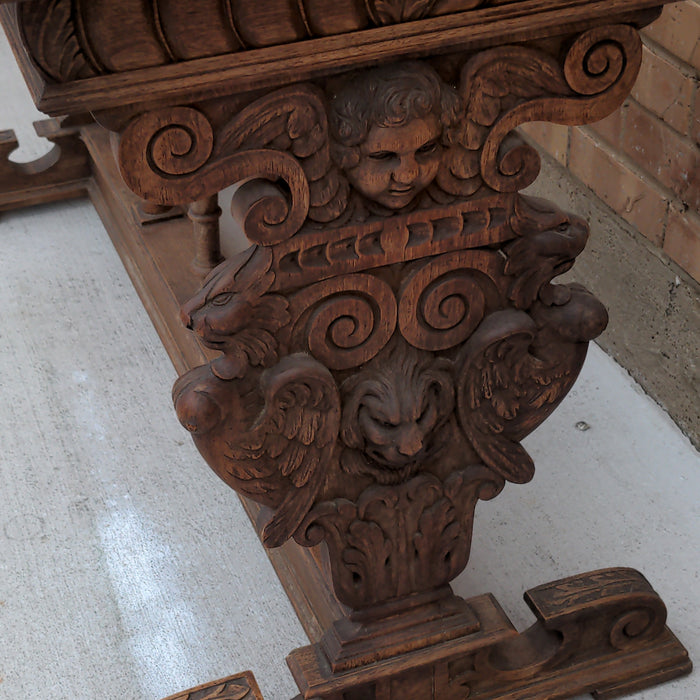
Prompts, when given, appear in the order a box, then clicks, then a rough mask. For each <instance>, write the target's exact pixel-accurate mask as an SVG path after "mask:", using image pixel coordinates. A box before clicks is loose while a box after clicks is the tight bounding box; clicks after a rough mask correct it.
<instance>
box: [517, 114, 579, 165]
mask: <svg viewBox="0 0 700 700" xmlns="http://www.w3.org/2000/svg"><path fill="white" fill-rule="evenodd" d="M520 128H521V129H522V131H523V133H524V134H525V135H526V136H528V137H529V138H531V139H532V140H533V141H534V142H535V143H537V144H539V145H540V146H542V148H544V150H545V151H547V153H549V155H551V156H553V157H554V158H556V159H557V160H558V161H559V162H560V163H561V164H562V165H566V164H567V163H566V161H567V157H568V152H569V127H568V126H561V125H559V124H550V123H548V122H530V123H529V124H523V125H522V126H521V127H520Z"/></svg>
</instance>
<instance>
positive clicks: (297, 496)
mask: <svg viewBox="0 0 700 700" xmlns="http://www.w3.org/2000/svg"><path fill="white" fill-rule="evenodd" d="M260 386H261V390H262V393H263V397H264V401H265V405H264V408H263V410H262V411H261V413H260V415H259V417H258V419H257V420H256V421H255V423H254V424H253V426H252V427H251V429H250V430H249V431H248V432H246V433H244V434H242V435H241V436H240V438H238V439H237V440H235V442H229V445H228V446H229V449H230V458H231V460H232V463H231V468H232V469H233V470H234V472H235V475H236V476H237V477H238V478H240V477H241V473H240V470H241V468H243V470H246V471H248V473H250V474H251V475H252V474H264V475H269V476H266V477H265V482H266V484H265V486H266V487H267V488H268V489H269V491H271V492H275V491H276V492H279V494H280V498H279V503H278V505H277V506H276V508H275V514H274V515H273V517H272V519H271V520H270V521H269V522H268V523H267V524H266V525H265V527H264V529H263V534H262V539H263V543H264V544H265V546H266V547H277V546H279V545H281V544H283V543H284V542H285V541H286V540H287V539H289V537H291V535H292V534H293V533H294V531H295V530H296V529H297V527H298V526H299V524H300V523H301V521H302V520H303V519H304V517H305V516H306V514H307V513H308V512H309V510H310V508H311V506H312V505H313V502H314V499H315V497H316V495H317V494H318V492H319V490H320V489H321V487H322V486H323V484H324V482H325V477H326V474H327V471H328V468H329V466H330V464H331V460H332V459H333V456H334V452H335V447H336V441H337V437H338V431H339V427H340V396H339V393H338V388H337V385H336V383H335V380H334V379H333V377H332V376H331V374H330V372H329V371H328V370H327V369H326V368H325V367H324V366H323V365H321V364H320V363H319V362H317V361H316V360H314V359H313V358H312V357H310V356H309V355H306V354H303V353H298V354H295V355H288V356H287V357H285V358H283V359H282V360H281V361H280V362H279V363H278V364H277V365H275V366H274V367H273V368H271V369H270V370H267V371H266V372H265V373H264V374H263V375H262V378H261V381H260ZM251 463H252V464H251ZM251 466H252V467H254V468H253V470H252V471H251V470H250V467H251Z"/></svg>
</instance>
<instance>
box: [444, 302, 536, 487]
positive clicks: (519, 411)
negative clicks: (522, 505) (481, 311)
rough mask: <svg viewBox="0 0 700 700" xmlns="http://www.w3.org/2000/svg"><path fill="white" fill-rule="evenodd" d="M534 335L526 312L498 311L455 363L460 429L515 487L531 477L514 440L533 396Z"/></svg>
mask: <svg viewBox="0 0 700 700" xmlns="http://www.w3.org/2000/svg"><path fill="white" fill-rule="evenodd" d="M536 332H537V326H536V324H535V322H534V321H533V320H532V319H531V318H530V317H529V316H528V315H527V314H526V313H524V312H521V311H514V310H507V311H498V312H496V313H493V314H491V315H490V316H488V317H487V318H486V319H485V320H484V321H483V322H482V324H481V325H480V326H479V328H478V329H477V330H476V331H475V332H474V334H473V335H472V337H471V338H470V339H469V340H468V341H467V343H466V344H465V346H464V348H463V349H462V352H461V353H460V356H459V357H458V360H457V362H458V376H459V379H458V386H457V410H458V416H459V420H460V424H461V426H462V429H463V430H464V432H465V434H466V435H467V437H468V438H469V440H470V441H471V443H472V445H473V447H474V449H475V450H476V452H477V454H478V455H479V456H480V457H481V459H482V460H483V461H484V464H486V466H487V467H490V468H491V469H493V470H494V471H495V472H497V473H498V474H500V475H501V476H503V477H504V478H505V479H508V481H513V482H515V483H525V482H526V481H529V480H530V479H531V478H532V476H533V474H534V473H535V466H534V464H533V462H532V459H531V458H530V456H529V455H528V454H527V452H526V451H525V449H524V448H523V447H522V446H521V445H520V444H519V443H518V441H517V440H518V439H519V434H520V432H521V430H522V428H521V425H520V424H521V423H522V418H523V417H525V416H527V414H528V413H529V409H530V406H529V400H530V399H531V394H532V393H533V389H534V391H535V392H536V391H537V388H535V386H534V385H535V383H536V380H535V379H534V378H533V376H532V375H533V364H536V363H537V360H536V358H534V357H533V356H531V355H530V353H529V352H528V348H529V347H530V345H531V343H532V341H533V339H534V337H535V334H536ZM542 389H543V390H544V391H546V387H542ZM527 432H529V431H527V430H526V431H525V433H526V434H527Z"/></svg>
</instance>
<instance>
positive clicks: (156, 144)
mask: <svg viewBox="0 0 700 700" xmlns="http://www.w3.org/2000/svg"><path fill="white" fill-rule="evenodd" d="M148 117H149V124H148V127H149V131H150V132H151V136H150V139H149V141H148V143H147V145H146V159H147V161H148V163H149V165H150V166H151V169H152V170H153V171H154V172H155V173H156V174H157V175H160V176H161V177H164V178H167V177H177V176H180V175H189V174H190V173H193V172H195V171H196V170H199V168H201V167H202V166H203V165H204V164H205V163H206V162H207V160H208V159H209V156H210V155H211V153H212V149H213V147H214V132H213V130H212V126H211V124H210V123H209V120H208V119H207V118H206V117H205V116H204V115H203V114H202V113H201V112H198V111H197V110H196V109H191V108H189V107H175V108H174V109H170V110H162V111H157V112H151V113H150V114H149V115H148ZM140 125H141V126H143V125H144V123H143V122H140Z"/></svg>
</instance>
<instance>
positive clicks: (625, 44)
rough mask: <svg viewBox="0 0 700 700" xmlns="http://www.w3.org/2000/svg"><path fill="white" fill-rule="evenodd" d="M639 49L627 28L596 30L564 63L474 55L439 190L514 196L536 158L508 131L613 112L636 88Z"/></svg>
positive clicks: (534, 53) (502, 53) (503, 50)
mask: <svg viewBox="0 0 700 700" xmlns="http://www.w3.org/2000/svg"><path fill="white" fill-rule="evenodd" d="M640 63H641V43H640V40H639V36H638V34H637V32H636V31H635V30H634V28H632V27H629V26H626V25H610V26H606V27H597V28H595V29H591V30H589V31H587V32H584V33H583V34H581V35H580V36H579V38H578V39H576V41H575V42H574V43H573V44H572V45H571V47H570V48H569V50H568V52H567V53H566V56H565V58H564V61H563V62H562V61H560V60H558V58H555V57H554V56H552V55H550V54H548V53H546V52H544V51H542V50H536V49H532V48H528V47H524V46H505V47H498V48H494V49H489V50H487V51H482V52H480V53H478V54H476V55H475V56H474V57H473V58H472V59H470V60H469V61H467V63H466V64H465V65H464V67H463V69H462V72H461V77H460V87H459V92H460V96H461V98H462V101H463V103H464V109H465V114H464V119H463V120H462V121H461V122H460V123H457V124H456V125H455V126H453V128H452V129H451V130H450V133H449V135H448V139H447V140H448V143H449V145H450V148H448V150H447V152H446V154H445V158H444V167H443V169H442V171H441V172H440V174H439V177H438V184H439V185H440V187H441V188H442V189H443V190H445V191H446V192H448V193H450V194H452V195H457V196H468V195H470V194H472V193H474V192H475V191H476V190H477V189H478V188H479V187H480V186H481V184H482V182H483V183H484V184H486V185H487V186H489V187H491V188H493V189H494V190H496V191H498V192H515V191H518V190H520V189H523V188H524V187H527V186H528V185H530V184H531V183H532V182H533V181H534V179H535V178H536V177H537V174H538V172H539V167H540V161H539V156H538V155H537V152H536V150H535V149H534V148H532V147H530V146H527V145H525V144H524V143H523V142H522V141H521V140H520V139H517V138H516V139H514V141H515V143H513V144H508V145H507V147H506V148H502V147H503V146H504V144H506V143H507V142H508V140H509V139H511V138H513V137H512V132H513V130H514V129H515V128H516V127H518V126H520V125H521V124H524V123H525V122H532V121H549V122H554V123H556V124H563V125H572V124H590V123H592V122H595V121H598V120H599V119H602V118H604V117H606V116H608V115H609V114H611V113H612V112H613V111H614V110H615V109H617V108H618V107H619V106H620V105H621V104H622V102H623V101H624V99H625V97H626V96H627V95H628V94H629V91H630V89H631V87H632V85H633V84H634V80H635V78H636V76H637V73H638V72H639V66H640Z"/></svg>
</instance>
